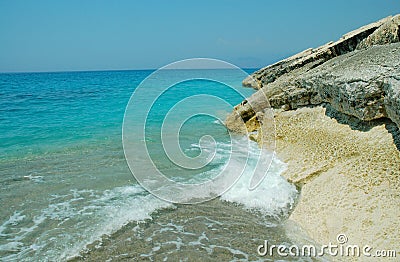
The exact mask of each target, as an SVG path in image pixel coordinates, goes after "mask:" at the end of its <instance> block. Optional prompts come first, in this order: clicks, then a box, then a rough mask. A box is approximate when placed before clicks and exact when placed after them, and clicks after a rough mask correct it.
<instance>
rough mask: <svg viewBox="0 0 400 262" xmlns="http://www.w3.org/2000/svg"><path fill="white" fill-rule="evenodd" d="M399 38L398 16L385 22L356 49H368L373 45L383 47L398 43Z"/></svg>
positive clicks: (399, 25)
mask: <svg viewBox="0 0 400 262" xmlns="http://www.w3.org/2000/svg"><path fill="white" fill-rule="evenodd" d="M399 38H400V15H396V16H394V17H393V18H391V19H389V20H387V21H386V22H385V23H384V24H382V25H381V26H380V27H379V28H378V29H376V30H375V31H374V32H373V33H372V34H371V35H369V36H368V37H367V38H365V39H364V40H362V41H361V42H360V43H359V44H358V45H357V49H363V48H368V47H370V46H373V45H384V44H390V43H397V42H399Z"/></svg>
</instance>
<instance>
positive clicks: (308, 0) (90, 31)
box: [0, 0, 400, 72]
mask: <svg viewBox="0 0 400 262" xmlns="http://www.w3.org/2000/svg"><path fill="white" fill-rule="evenodd" d="M397 13H400V1H398V0H375V1H371V0H345V1H343V0H335V1H321V0H318V1H315V0H303V1H299V0H297V1H295V0H292V1H289V0H280V1H276V0H275V1H268V0H259V1H256V0H247V1H245V0H242V1H238V0H186V1H183V0H180V1H179V0H168V1H163V0H159V1H155V0H146V1H134V0H119V1H111V0H110V1H102V0H98V1H94V0H92V1H89V0H65V1H61V0H48V1H42V0H36V1H28V0H27V1H19V0H0V72H42V71H81V70H84V71H87V70H128V69H156V68H159V67H162V66H164V65H166V64H169V63H172V62H174V61H178V60H181V59H188V58H195V57H206V58H214V59H221V60H224V61H227V62H229V63H232V64H235V65H237V66H239V67H242V68H260V67H263V66H266V65H268V64H270V63H273V62H276V61H278V60H280V59H283V58H285V57H287V56H289V55H293V54H295V53H297V52H300V51H302V50H304V49H307V48H310V47H317V46H319V45H322V44H324V43H326V42H329V41H334V40H337V39H338V38H340V36H342V35H343V34H345V33H347V32H348V31H351V30H353V29H356V28H358V27H360V26H362V25H365V24H367V23H370V22H373V21H376V20H379V19H381V18H383V17H386V16H389V15H394V14H397Z"/></svg>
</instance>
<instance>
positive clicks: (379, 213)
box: [225, 15, 400, 255]
mask: <svg viewBox="0 0 400 262" xmlns="http://www.w3.org/2000/svg"><path fill="white" fill-rule="evenodd" d="M399 42H400V15H395V16H389V17H387V18H384V19H381V20H379V21H377V22H374V23H371V24H369V25H366V26H363V27H361V28H359V29H356V30H354V31H352V32H350V33H347V34H345V35H343V36H342V37H341V38H340V39H339V40H337V41H336V42H329V43H327V44H326V45H323V46H320V47H318V48H315V49H313V48H311V49H307V50H305V51H303V52H300V53H298V54H296V55H294V56H292V57H289V58H287V59H284V60H282V61H279V62H277V63H275V64H273V65H270V66H267V67H264V68H262V69H260V70H258V71H256V72H254V73H253V74H252V75H250V76H248V77H247V78H246V79H244V80H243V83H242V84H243V85H244V86H248V87H253V88H255V89H258V91H257V92H256V93H255V94H253V95H252V96H250V97H248V98H246V99H245V100H244V101H243V102H242V103H241V104H239V105H237V106H235V108H234V110H233V112H232V113H231V114H230V115H229V116H228V117H227V119H226V121H225V124H226V126H227V127H228V129H230V130H231V131H233V132H237V133H241V134H248V136H249V138H250V139H252V140H255V141H257V142H258V143H259V144H260V146H263V147H266V148H271V145H274V144H275V145H276V146H275V147H272V148H275V151H276V153H277V156H278V157H279V158H280V159H281V160H282V161H284V162H285V163H287V164H288V169H287V170H286V171H285V172H284V173H283V176H284V177H285V178H286V179H287V180H288V181H289V182H291V183H293V184H295V185H296V186H297V187H298V188H299V189H300V197H299V200H298V202H297V205H296V206H295V208H294V210H293V212H292V213H291V215H290V217H289V220H288V221H289V222H293V223H295V224H297V225H299V226H300V227H301V228H302V229H303V230H304V231H305V232H306V233H307V234H308V235H309V236H310V237H311V238H312V239H313V240H314V241H315V242H316V243H318V244H319V245H328V244H329V243H338V241H337V240H338V239H337V237H338V236H339V234H345V235H346V242H345V243H346V244H349V245H359V246H363V245H368V246H369V247H371V248H372V249H373V250H378V251H379V250H390V251H391V250H395V252H396V251H397V253H399V250H400V244H399V239H400V238H399V235H400V222H399V217H400V211H399V209H398V207H399V206H400V193H399V192H400V168H399V167H400V132H399V127H400V117H399V116H400V106H399V105H400V79H399V72H400V64H399V61H400V60H399V58H400V43H399ZM270 112H272V113H270ZM267 114H268V115H269V116H268V117H267ZM271 117H273V118H271ZM272 119H274V121H272ZM272 122H275V125H276V127H275V132H274V131H273V129H271V128H273V127H272V126H273V124H272ZM249 133H250V134H249ZM272 134H273V135H274V136H273V135H272ZM340 244H341V243H340ZM395 255H396V254H395Z"/></svg>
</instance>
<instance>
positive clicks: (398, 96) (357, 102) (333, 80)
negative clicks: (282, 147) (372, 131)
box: [226, 43, 400, 130]
mask: <svg viewBox="0 0 400 262" xmlns="http://www.w3.org/2000/svg"><path fill="white" fill-rule="evenodd" d="M266 97H267V98H268V99H266ZM247 101H251V103H247V102H246V101H245V102H244V103H242V104H240V105H238V106H236V107H235V112H234V113H232V114H231V115H230V116H228V118H227V121H226V125H227V127H228V128H229V129H231V130H237V129H239V127H238V126H243V124H241V123H240V121H238V118H239V117H240V116H242V119H243V120H244V121H245V122H246V121H247V120H248V119H250V118H252V117H253V116H254V115H255V113H256V112H262V111H263V110H264V109H266V108H269V107H270V106H271V107H273V108H282V109H284V110H290V109H296V108H299V107H303V106H309V105H319V104H322V103H329V104H331V106H332V107H333V108H334V109H336V110H337V111H339V112H341V113H344V114H347V115H351V116H355V117H357V118H358V119H360V120H363V121H370V120H374V119H379V118H382V117H388V118H390V119H391V120H392V121H394V122H395V123H396V124H397V125H398V126H399V127H400V43H394V44H387V45H382V46H373V47H370V48H368V49H365V50H356V51H353V52H350V53H347V54H345V55H341V56H338V57H335V58H333V59H330V60H329V61H327V62H325V63H323V64H321V65H319V66H317V67H314V66H313V63H309V64H306V65H305V66H303V67H302V68H297V69H295V70H292V71H290V72H289V73H286V74H285V75H282V76H281V77H279V78H278V79H277V80H275V81H274V82H272V83H269V84H268V85H265V86H264V87H263V88H262V89H260V90H258V91H257V92H256V93H255V94H253V95H252V96H251V97H250V98H248V99H247ZM251 105H257V106H256V107H252V106H251ZM241 128H243V127H241Z"/></svg>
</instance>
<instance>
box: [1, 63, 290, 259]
mask: <svg viewBox="0 0 400 262" xmlns="http://www.w3.org/2000/svg"><path fill="white" fill-rule="evenodd" d="M151 72H152V71H110V72H69V73H26V74H0V155H1V159H0V187H1V193H0V196H1V197H0V205H1V207H2V209H1V211H0V257H2V259H3V260H6V261H7V260H19V261H21V260H32V259H33V260H65V259H67V258H70V257H73V256H75V255H77V254H79V252H82V250H83V249H84V248H85V246H86V245H88V244H90V243H94V242H96V241H98V240H99V239H101V236H102V235H104V234H112V233H115V232H121V230H122V231H124V228H125V227H124V226H125V225H127V224H128V223H129V222H135V221H144V220H146V219H152V218H153V219H154V218H155V217H154V216H155V214H156V216H157V219H158V220H157V223H156V224H154V225H153V226H154V227H157V226H156V225H161V226H158V228H157V229H154V230H153V231H154V232H158V231H160V230H161V231H162V232H168V230H169V228H170V227H171V225H168V223H169V222H168V221H170V222H171V217H175V218H177V219H178V220H179V214H181V213H180V211H179V210H182V208H187V207H179V206H177V205H173V204H170V203H168V202H165V201H163V200H160V199H158V198H156V197H154V196H153V195H151V194H149V193H148V192H147V191H146V190H144V189H143V188H142V187H141V186H140V185H139V184H138V183H137V182H136V181H135V179H134V177H133V176H132V174H131V172H130V170H129V168H128V166H127V164H126V161H125V158H124V152H123V148H122V141H121V132H122V131H121V130H122V121H123V117H124V111H125V107H126V105H127V103H128V101H129V98H130V96H131V93H132V92H133V91H134V90H135V88H136V87H137V86H138V85H139V83H140V82H141V81H142V80H143V79H145V78H146V77H147V76H148V75H149V74H150V73H151ZM174 74H181V72H174ZM213 74H216V75H218V76H219V77H221V78H223V79H224V80H225V82H226V83H229V84H230V85H234V86H237V87H240V84H241V80H242V78H238V77H237V76H236V75H234V74H233V75H232V74H230V71H229V70H215V72H213ZM171 77H174V76H173V75H171ZM160 81H162V80H160ZM159 84H162V82H160V83H159ZM149 92H152V90H151V89H149ZM252 92H253V91H252V90H251V89H243V93H244V94H246V95H250V94H251V93H252ZM201 93H206V94H213V95H214V96H218V97H221V98H222V99H223V100H224V101H228V102H229V104H230V105H232V106H233V105H235V104H238V103H239V102H241V101H242V99H243V98H242V97H241V96H239V95H238V94H236V93H234V92H227V89H226V88H224V87H223V85H221V84H220V83H215V82H212V81H200V80H196V81H190V82H183V83H181V84H180V85H177V86H176V87H174V88H173V89H172V90H169V91H168V92H166V93H165V94H164V95H163V96H162V97H160V98H159V99H158V100H157V102H156V103H155V104H154V107H153V108H152V110H151V111H150V113H149V119H148V122H147V123H146V130H147V134H148V136H147V137H146V139H147V140H148V147H149V152H150V154H151V156H152V158H153V161H154V162H156V163H157V165H158V166H159V167H160V168H161V169H162V170H163V171H164V172H165V173H166V175H167V176H169V177H171V178H172V179H175V180H176V181H189V182H190V181H203V180H207V179H210V178H212V177H213V176H215V175H216V174H218V172H219V171H220V170H221V168H222V167H223V166H224V163H225V162H226V161H227V159H228V158H229V154H228V153H229V149H230V147H231V146H232V144H231V142H230V140H229V136H228V135H227V132H226V130H225V128H224V127H223V125H221V123H220V121H218V120H216V119H215V118H213V117H209V116H199V117H198V118H193V119H190V120H188V121H187V123H186V124H185V125H184V126H183V128H182V131H181V134H180V141H179V142H180V145H181V148H182V149H183V151H184V152H185V154H187V155H189V156H192V157H195V156H197V155H198V154H199V153H200V150H199V148H200V145H199V138H200V137H201V136H203V135H205V134H208V135H211V136H212V137H213V138H214V139H215V142H216V145H217V150H216V155H215V158H214V160H213V162H212V163H211V165H209V166H206V167H205V168H203V169H200V170H197V171H187V170H182V169H180V168H179V167H177V166H175V165H171V164H170V163H169V162H168V159H167V158H166V155H165V153H164V151H163V148H162V147H160V131H159V129H160V127H161V123H162V120H163V119H164V117H165V113H166V112H167V111H168V110H169V108H170V107H171V106H172V105H174V104H176V102H177V101H180V100H182V99H183V98H185V97H188V96H193V95H196V94H201ZM142 99H143V101H145V100H146V96H144V97H143V98H142ZM204 106H207V107H209V108H212V110H213V111H215V114H216V115H217V116H218V117H220V118H221V119H224V118H225V116H226V114H227V113H228V112H230V111H231V110H232V108H231V107H229V106H226V105H224V106H218V104H214V103H213V101H211V100H210V101H202V102H201V103H192V104H191V107H190V108H191V109H193V108H195V109H196V107H199V109H200V108H201V107H204ZM181 110H182V109H181ZM140 113H141V112H140V106H139V105H138V111H137V114H140ZM132 121H133V123H134V122H135V121H134V120H132ZM173 121H174V119H173V118H172V123H173ZM167 131H168V130H167ZM172 134H173V132H171V135H172ZM166 135H167V136H166V137H168V132H166ZM247 142H248V141H247V140H246V139H244V138H242V137H236V138H234V142H233V143H236V144H239V145H240V144H241V143H242V144H243V145H246V144H247ZM204 146H205V147H204ZM207 146H208V145H207V144H205V145H203V148H204V149H205V150H206V149H207ZM210 147H211V145H210ZM134 148H135V147H133V149H132V150H134ZM250 151H251V152H253V154H254V155H257V154H258V153H259V149H258V148H257V145H256V144H253V145H251V150H250ZM243 153H244V154H247V153H248V152H247V150H246V152H243ZM141 154H142V152H137V154H136V155H135V156H137V158H138V159H139V160H140V157H141ZM251 154H252V153H251ZM251 154H250V158H251ZM263 154H266V155H267V154H270V153H269V152H263ZM235 161H237V162H238V163H240V162H241V161H244V160H243V159H242V158H241V157H238V158H237V159H235ZM283 168H284V164H283V163H281V162H279V161H278V160H276V161H275V162H274V163H273V165H272V169H271V172H269V174H268V175H267V177H266V179H265V180H264V181H263V183H262V184H261V186H260V187H259V188H257V189H256V190H254V191H249V190H248V187H247V186H248V180H249V179H250V177H251V175H252V174H251V172H248V173H244V175H243V176H242V178H241V179H240V180H239V181H238V183H237V184H235V186H234V187H233V188H232V189H230V191H228V192H227V193H225V194H224V195H223V196H222V197H221V198H220V199H219V200H217V201H211V202H210V203H209V204H208V205H207V204H203V206H199V208H198V209H196V205H194V206H192V207H190V210H191V212H195V211H196V210H198V212H200V213H201V212H203V211H204V210H214V211H215V213H216V214H215V216H217V217H218V216H219V215H218V214H217V213H218V208H217V206H219V205H222V206H223V207H224V208H227V210H229V211H227V212H231V215H232V217H237V215H238V214H234V212H238V213H240V214H241V216H243V214H248V215H249V219H250V217H252V219H254V215H255V214H258V215H257V216H260V217H262V218H263V219H261V221H262V222H261V224H262V225H265V224H271V223H272V222H271V221H275V220H274V219H272V220H271V221H270V219H269V218H270V217H275V218H279V217H282V216H285V214H287V212H288V210H289V208H290V207H291V205H292V204H293V202H294V199H295V197H296V194H297V193H296V190H295V188H294V187H293V186H291V185H290V184H288V183H287V182H286V181H284V180H283V179H282V178H281V177H280V176H279V173H280V172H281V171H282V170H283ZM232 172H235V170H232ZM229 203H234V204H235V206H233V208H232V206H230V205H229ZM236 204H238V205H239V206H236ZM202 210H203V211H202ZM243 210H248V211H243ZM174 212H176V213H174ZM243 212H244V213H243ZM183 213H186V212H183ZM198 217H200V218H201V217H202V216H201V215H199V214H196V213H193V216H192V217H190V219H192V220H199V223H200V224H198V226H197V228H201V226H200V225H201V224H204V223H206V222H207V221H209V220H210V219H211V220H213V212H208V216H207V218H204V219H203V220H202V219H200V218H198ZM228 217H229V216H228ZM217 220H218V223H222V225H223V224H224V223H233V224H235V223H234V222H233V221H230V220H229V219H226V218H220V217H218V219H217ZM245 220H246V219H245ZM207 223H208V222H207ZM177 224H179V223H178V222H177ZM162 225H166V226H162ZM163 227H164V228H165V229H163ZM138 230H139V229H138ZM210 230H211V229H210ZM248 230H250V229H248ZM196 232H197V231H196ZM208 233H209V232H206V231H204V230H203V231H201V232H200V231H199V232H198V234H199V236H202V235H203V236H206V235H207V234H208ZM221 234H222V235H220V237H221V241H222V239H224V241H226V239H228V238H229V237H233V236H232V235H224V233H223V232H221ZM278 235H279V234H278ZM112 236H113V235H112ZM160 236H162V234H160ZM166 236H169V235H168V234H167V235H166ZM132 237H133V238H135V237H134V236H132ZM140 239H141V238H140V237H138V238H137V241H135V243H141V242H140ZM278 239H279V237H278ZM138 241H139V242H138ZM143 241H144V242H146V241H145V240H143ZM144 242H143V243H144ZM167 242H168V241H167ZM160 243H161V242H160ZM190 243H191V242H190V241H189V240H188V241H186V242H185V241H184V240H183V245H186V246H195V243H193V245H191V244H190ZM210 245H214V246H218V245H220V246H221V245H222V243H219V244H218V243H212V244H210ZM93 248H94V249H95V247H92V249H93ZM153 248H155V249H154V250H153ZM158 248H159V249H161V247H158ZM164 248H165V247H164ZM255 248H256V247H255ZM159 249H157V247H154V246H153V247H151V250H153V251H152V252H155V253H157V250H159ZM136 250H141V249H140V248H139V247H137V248H136ZM205 250H206V251H207V250H209V251H210V250H211V249H207V248H206V249H205ZM254 250H255V249H254ZM146 252H147V253H146ZM148 252H149V251H148V250H147V251H146V250H145V249H143V254H145V253H146V254H150V253H148ZM160 252H161V251H160ZM160 252H159V253H160ZM171 252H172V253H171ZM174 252H175V253H174ZM180 252H181V251H180V250H179V249H177V248H176V246H175V247H173V246H172V247H170V250H169V251H168V252H166V253H165V254H169V256H171V257H174V254H175V256H176V255H177V254H180ZM207 252H208V251H207ZM235 252H236V251H235ZM89 254H91V253H89ZM206 254H208V253H206ZM152 255H154V254H153V253H152V254H150V255H149V256H152Z"/></svg>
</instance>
